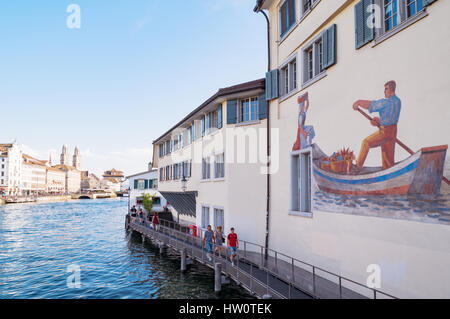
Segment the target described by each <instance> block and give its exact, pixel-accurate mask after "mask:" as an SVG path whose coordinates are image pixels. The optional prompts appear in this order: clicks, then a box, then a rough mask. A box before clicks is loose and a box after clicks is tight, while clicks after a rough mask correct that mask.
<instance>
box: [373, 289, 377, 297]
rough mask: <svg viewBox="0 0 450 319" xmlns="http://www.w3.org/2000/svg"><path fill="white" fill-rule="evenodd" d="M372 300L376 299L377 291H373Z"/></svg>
mask: <svg viewBox="0 0 450 319" xmlns="http://www.w3.org/2000/svg"><path fill="white" fill-rule="evenodd" d="M373 299H377V291H376V290H375V289H374V290H373Z"/></svg>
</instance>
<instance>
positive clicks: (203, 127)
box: [202, 115, 205, 136]
mask: <svg viewBox="0 0 450 319" xmlns="http://www.w3.org/2000/svg"><path fill="white" fill-rule="evenodd" d="M202 136H205V116H204V115H203V116H202Z"/></svg>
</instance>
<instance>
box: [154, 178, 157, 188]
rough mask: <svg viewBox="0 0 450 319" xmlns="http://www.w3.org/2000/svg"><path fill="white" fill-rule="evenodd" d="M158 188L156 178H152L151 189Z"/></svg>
mask: <svg viewBox="0 0 450 319" xmlns="http://www.w3.org/2000/svg"><path fill="white" fill-rule="evenodd" d="M157 188H158V179H154V180H153V189H157Z"/></svg>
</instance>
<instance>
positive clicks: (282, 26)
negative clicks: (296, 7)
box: [280, 1, 288, 36]
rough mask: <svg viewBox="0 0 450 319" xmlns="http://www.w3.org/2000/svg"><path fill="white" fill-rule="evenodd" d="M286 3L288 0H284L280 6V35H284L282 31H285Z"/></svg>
mask: <svg viewBox="0 0 450 319" xmlns="http://www.w3.org/2000/svg"><path fill="white" fill-rule="evenodd" d="M287 4H288V2H287V1H285V2H284V3H283V5H282V6H281V8H280V31H281V36H283V35H284V33H285V32H286V31H287Z"/></svg>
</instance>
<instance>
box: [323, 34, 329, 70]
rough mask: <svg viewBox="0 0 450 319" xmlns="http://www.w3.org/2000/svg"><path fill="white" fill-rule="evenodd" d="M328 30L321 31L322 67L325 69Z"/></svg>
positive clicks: (326, 65) (326, 63)
mask: <svg viewBox="0 0 450 319" xmlns="http://www.w3.org/2000/svg"><path fill="white" fill-rule="evenodd" d="M328 35H329V34H328V30H325V31H323V32H322V67H323V69H326V68H327V67H328V52H329V50H328V44H329V41H328Z"/></svg>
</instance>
